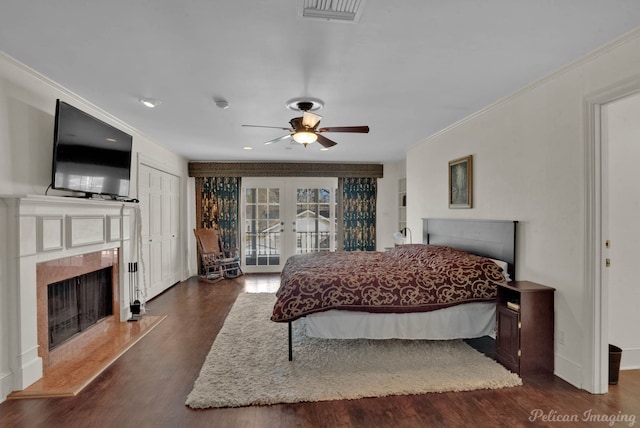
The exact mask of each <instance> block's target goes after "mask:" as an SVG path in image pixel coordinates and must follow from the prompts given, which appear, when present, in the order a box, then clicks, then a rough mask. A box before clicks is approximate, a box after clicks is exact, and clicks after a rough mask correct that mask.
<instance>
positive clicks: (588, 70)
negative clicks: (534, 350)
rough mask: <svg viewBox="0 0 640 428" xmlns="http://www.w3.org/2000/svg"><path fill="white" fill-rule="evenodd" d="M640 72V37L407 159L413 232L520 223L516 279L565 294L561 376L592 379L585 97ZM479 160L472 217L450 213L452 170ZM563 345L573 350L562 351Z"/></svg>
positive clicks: (560, 302) (434, 139)
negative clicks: (588, 367)
mask: <svg viewBox="0 0 640 428" xmlns="http://www.w3.org/2000/svg"><path fill="white" fill-rule="evenodd" d="M638 73H640V31H636V32H634V33H633V34H630V35H628V36H627V37H625V38H623V39H621V40H619V41H618V42H615V43H613V44H611V45H609V46H607V47H605V48H603V49H600V50H598V51H596V52H594V53H592V54H591V55H589V56H587V57H585V58H584V59H582V60H580V61H577V62H575V63H574V64H571V65H569V66H567V67H566V68H564V69H563V70H560V71H559V72H557V73H555V74H554V75H551V76H549V77H547V78H546V79H543V80H541V81H539V82H536V83H534V84H532V85H530V86H529V87H527V88H524V89H523V90H522V91H520V92H518V93H516V94H514V95H513V96H511V97H509V98H507V99H504V100H502V101H500V102H498V103H496V104H494V105H492V106H489V107H487V108H486V109H484V110H482V111H480V112H478V113H477V114H474V115H472V116H470V117H468V118H466V119H465V120H463V121H461V122H459V123H457V124H455V125H453V126H451V127H449V128H447V129H445V130H443V131H442V132H440V133H438V134H436V135H433V136H431V137H429V138H427V139H425V140H423V141H422V142H420V143H419V144H417V145H416V146H414V147H412V148H411V149H409V150H408V152H407V193H408V207H407V216H408V219H407V220H408V225H409V227H410V228H411V229H412V230H413V231H414V234H415V231H416V230H417V231H421V230H422V226H421V218H423V217H449V218H479V219H508V220H518V221H519V222H520V223H519V224H518V247H517V257H518V262H517V279H527V280H531V281H535V282H539V283H542V284H546V285H549V286H552V287H555V288H556V289H557V292H556V295H555V302H556V303H555V323H556V334H555V339H556V340H555V353H556V359H555V370H556V374H557V375H559V376H560V377H562V378H564V379H566V380H568V381H569V382H570V383H572V384H574V385H576V386H579V387H580V386H582V385H583V382H584V379H583V373H582V365H583V363H584V362H585V357H584V350H585V349H589V344H587V343H585V342H584V337H583V335H584V330H583V324H584V322H585V320H589V319H592V318H593V317H592V316H591V314H587V313H583V307H584V305H585V290H586V287H587V284H586V281H585V276H586V272H587V271H588V269H591V267H589V266H586V265H585V259H586V257H585V249H584V245H585V239H586V232H585V230H586V222H585V217H586V191H587V188H586V176H587V175H586V166H585V163H586V162H585V159H586V151H585V150H586V149H585V147H586V141H585V126H586V125H585V117H584V103H585V96H586V95H587V94H589V93H591V92H593V91H596V90H599V89H601V88H604V87H607V86H610V85H612V84H614V83H616V82H620V81H622V80H625V79H628V78H630V77H632V76H634V75H637V74H638ZM469 154H471V155H473V167H474V170H473V187H474V189H473V191H474V194H473V202H474V208H473V209H458V210H452V209H449V208H448V206H447V198H448V195H447V186H448V182H447V181H448V177H447V170H448V162H449V161H450V160H453V159H457V158H460V157H463V156H466V155H469ZM560 338H564V343H560V340H559V339H560Z"/></svg>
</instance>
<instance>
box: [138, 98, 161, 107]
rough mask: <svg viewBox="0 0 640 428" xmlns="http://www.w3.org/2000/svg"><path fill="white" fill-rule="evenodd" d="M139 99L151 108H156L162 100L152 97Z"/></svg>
mask: <svg viewBox="0 0 640 428" xmlns="http://www.w3.org/2000/svg"><path fill="white" fill-rule="evenodd" d="M138 101H140V103H141V104H142V105H143V106H145V107H149V108H154V107H156V106H157V105H158V104H160V101H158V100H154V99H152V98H140V99H139V100H138Z"/></svg>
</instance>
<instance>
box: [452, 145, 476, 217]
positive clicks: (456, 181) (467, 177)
mask: <svg viewBox="0 0 640 428" xmlns="http://www.w3.org/2000/svg"><path fill="white" fill-rule="evenodd" d="M472 194H473V157H472V155H469V156H466V157H463V158H460V159H456V160H452V161H451V162H449V208H471V207H472V206H473V205H472Z"/></svg>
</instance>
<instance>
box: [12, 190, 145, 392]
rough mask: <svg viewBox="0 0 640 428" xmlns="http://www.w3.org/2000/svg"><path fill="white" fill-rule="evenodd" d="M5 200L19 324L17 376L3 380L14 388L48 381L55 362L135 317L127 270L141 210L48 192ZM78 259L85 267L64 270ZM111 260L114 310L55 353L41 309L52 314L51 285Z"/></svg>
mask: <svg viewBox="0 0 640 428" xmlns="http://www.w3.org/2000/svg"><path fill="white" fill-rule="evenodd" d="M2 204H4V206H3V207H2V208H3V209H4V210H6V212H7V214H8V215H7V218H8V223H7V225H6V236H7V253H8V257H7V260H8V266H7V267H8V269H7V272H8V281H7V283H8V288H9V293H8V296H9V305H8V307H9V308H10V315H9V316H10V322H9V326H11V331H9V337H10V346H9V349H8V357H9V359H10V361H11V367H10V369H11V372H10V376H9V378H10V379H7V377H5V378H4V379H3V383H4V384H5V385H4V386H5V387H7V386H8V387H9V391H11V390H13V391H20V390H23V389H25V388H27V387H28V386H29V385H31V384H33V383H34V382H35V381H37V380H39V379H40V378H42V375H43V373H44V372H45V371H46V370H47V368H48V367H50V366H51V365H52V364H57V363H58V362H60V361H62V360H63V359H64V357H65V353H67V355H68V353H73V352H74V350H76V349H78V347H80V346H82V345H83V343H85V342H86V340H89V339H91V335H95V334H99V333H100V330H101V329H104V328H105V327H104V326H100V324H104V325H106V322H127V319H128V318H129V317H130V316H131V313H130V311H129V284H128V283H129V277H128V273H127V272H123V271H124V270H126V269H122V268H121V267H122V266H126V263H128V262H131V261H135V260H134V258H135V257H136V254H137V251H136V250H137V247H136V242H135V239H131V237H132V236H134V232H135V230H136V229H135V226H136V225H135V222H136V219H137V218H138V216H137V215H136V210H137V209H138V207H137V205H136V204H132V203H125V202H119V201H110V200H99V199H82V198H72V197H60V196H42V195H19V196H0V206H1V205H2ZM70 264H74V265H77V266H76V267H74V268H73V269H70V271H69V270H67V269H65V268H61V266H69V265H70ZM105 264H106V265H108V266H113V267H114V269H113V285H114V287H113V290H114V291H113V303H114V304H113V312H114V315H113V316H111V317H108V318H107V319H106V320H105V321H106V322H104V321H102V322H99V323H98V324H96V325H94V326H92V327H90V328H89V329H87V330H86V331H87V332H88V331H92V332H91V333H90V334H89V335H88V336H87V338H88V339H80V340H76V337H74V338H72V339H70V340H69V341H68V342H66V343H64V344H61V345H60V346H59V347H57V348H55V349H54V350H52V352H51V353H49V352H48V338H46V334H47V333H46V332H47V327H46V325H44V324H43V323H44V322H47V319H46V316H45V317H42V315H41V314H40V315H39V313H41V312H42V311H39V310H38V309H39V307H40V308H41V309H42V305H43V304H44V310H45V311H46V285H47V284H49V283H52V282H56V281H58V280H61V279H63V278H60V279H55V278H58V276H59V275H61V274H62V276H67V277H73V276H76V275H79V274H81V273H87V272H90V271H94V270H98V269H100V267H97V266H99V265H105ZM43 273H44V274H43ZM43 287H44V288H43ZM43 290H44V303H43V299H42V297H43V296H42V294H43ZM43 329H44V330H43ZM43 334H44V335H45V337H44V339H43ZM78 337H82V336H81V335H79V336H78ZM45 340H46V342H45ZM65 349H66V350H65ZM7 381H9V385H6V382H7ZM4 389H6V388H4Z"/></svg>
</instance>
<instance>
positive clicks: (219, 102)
mask: <svg viewBox="0 0 640 428" xmlns="http://www.w3.org/2000/svg"><path fill="white" fill-rule="evenodd" d="M213 101H215V103H216V106H218V108H221V109H222V110H226V109H228V108H229V101H227V100H225V99H222V98H214V99H213Z"/></svg>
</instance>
